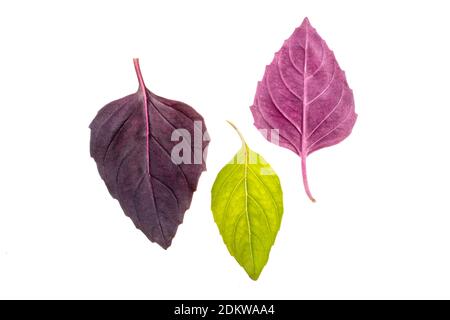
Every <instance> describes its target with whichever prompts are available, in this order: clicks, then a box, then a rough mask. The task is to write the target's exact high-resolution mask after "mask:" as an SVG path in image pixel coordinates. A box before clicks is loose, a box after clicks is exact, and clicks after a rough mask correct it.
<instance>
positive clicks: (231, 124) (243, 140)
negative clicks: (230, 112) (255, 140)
mask: <svg viewBox="0 0 450 320" xmlns="http://www.w3.org/2000/svg"><path fill="white" fill-rule="evenodd" d="M227 122H228V123H229V124H230V126H232V127H233V129H234V130H236V132H237V134H238V135H239V138H241V141H242V145H243V146H244V147H245V146H247V143H246V142H245V139H244V136H243V135H242V133H241V132H240V131H239V129H238V128H237V127H236V126H235V124H234V123H233V122H231V121H229V120H227Z"/></svg>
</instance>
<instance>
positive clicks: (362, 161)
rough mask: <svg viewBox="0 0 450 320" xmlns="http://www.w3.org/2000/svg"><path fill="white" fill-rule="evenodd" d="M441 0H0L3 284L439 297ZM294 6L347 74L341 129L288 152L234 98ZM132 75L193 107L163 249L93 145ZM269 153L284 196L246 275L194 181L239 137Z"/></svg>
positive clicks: (52, 291)
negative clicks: (187, 161) (254, 268)
mask: <svg viewBox="0 0 450 320" xmlns="http://www.w3.org/2000/svg"><path fill="white" fill-rule="evenodd" d="M449 12H450V8H449V7H448V3H447V1H375V2H368V1H356V0H355V1H318V0H314V1H299V0H295V1H279V0H277V1H261V0H258V1H256V0H255V1H230V0H228V1H206V0H205V1H193V0H191V1H149V0H146V1H122V2H118V1H73V2H68V1H2V2H0V119H1V123H0V143H1V158H0V164H1V165H0V297H1V298H158V299H166V298H181V299H185V298H192V299H195V298H234V299H240V298H250V299H252V298H255V299H256V298H265V299H272V298H297V299H299V298H308V299H315V298H344V299H347V298H363V299H365V298H450V272H449V270H450V203H449V201H450V200H449V199H450V197H449V192H450V150H449V145H450V134H449V127H448V121H449V116H450V105H449V94H448V92H449V84H450V81H449V75H450V59H449V57H450V41H449V40H448V39H449V30H450V20H449V19H448V13H449ZM305 16H308V17H309V18H310V20H311V23H312V24H313V26H314V27H316V29H317V30H318V31H319V33H320V34H321V36H322V37H323V38H324V39H325V40H326V41H327V43H328V45H329V46H330V47H331V48H332V49H333V50H334V52H335V54H336V57H337V59H338V61H339V63H340V65H341V67H342V68H343V69H344V70H345V71H346V74H347V77H348V82H349V84H350V86H351V87H352V88H353V90H354V94H355V100H356V110H357V113H358V114H359V118H358V121H357V123H356V125H355V128H354V131H353V133H352V135H351V136H350V137H349V138H348V139H346V140H345V141H344V142H342V143H341V144H339V145H337V146H334V147H331V148H327V149H323V150H321V151H318V152H317V153H314V154H313V155H311V156H310V157H309V158H308V165H309V179H310V185H311V189H312V192H313V194H314V196H315V197H316V199H317V203H315V204H313V203H311V202H310V201H309V200H308V199H307V197H306V195H305V193H304V191H303V186H302V183H301V173H300V159H299V158H298V157H297V156H296V155H295V154H293V153H292V152H290V151H288V150H286V149H282V148H279V147H277V146H275V145H272V144H270V143H268V142H267V141H266V140H264V139H263V138H262V137H261V136H260V134H259V133H258V132H257V130H256V129H255V128H254V127H253V125H252V124H253V119H252V117H251V114H250V111H249V109H248V107H249V105H250V104H251V103H252V101H253V95H254V93H255V89H256V83H257V81H258V80H259V79H260V78H261V77H262V74H263V72H264V66H265V65H266V64H267V63H269V62H270V61H271V60H272V57H273V53H274V52H275V51H277V50H278V49H279V48H280V46H281V45H282V43H283V40H285V39H286V38H287V37H289V36H290V34H291V33H292V31H293V30H294V28H295V27H297V26H298V25H300V23H301V22H302V20H303V18H304V17H305ZM133 57H140V58H141V67H142V71H143V73H144V77H145V80H146V83H147V85H148V87H149V88H150V89H151V90H152V91H154V92H155V93H158V94H159V95H162V96H165V97H168V98H172V99H177V100H181V101H184V102H187V103H189V104H190V105H192V106H194V107H195V108H196V109H197V110H198V111H199V112H200V113H201V114H203V115H204V117H205V120H206V123H207V125H208V128H209V132H210V135H211V138H212V142H211V145H210V149H209V157H208V171H207V172H206V173H204V175H203V176H202V177H201V180H200V184H199V189H198V191H197V193H196V194H195V195H194V200H193V202H192V207H191V209H190V210H189V211H188V212H187V213H186V216H185V222H184V223H183V225H181V226H180V228H179V230H178V234H177V236H176V237H175V240H174V242H173V245H172V247H171V248H169V250H168V251H164V250H162V249H161V248H160V247H159V246H157V245H156V244H153V243H150V242H149V241H148V240H147V239H146V238H145V236H144V235H143V234H142V233H141V232H140V231H138V230H137V229H135V228H134V226H133V224H132V222H131V220H129V219H128V218H127V217H125V215H124V214H123V213H122V211H121V209H120V206H119V204H118V203H117V202H116V201H115V200H113V199H112V198H111V197H110V195H109V193H108V191H107V189H106V187H105V185H104V183H103V181H102V180H101V179H100V177H99V175H98V172H97V168H96V166H95V163H94V161H93V160H92V159H91V158H90V156H89V137H90V132H89V129H88V125H89V123H90V121H91V120H92V119H93V117H94V116H95V114H96V113H97V111H98V109H100V108H101V107H102V106H103V105H104V104H106V103H107V102H109V101H111V100H114V99H117V98H120V97H122V96H125V95H127V94H129V93H133V92H135V90H137V86H138V83H137V79H136V76H135V73H134V69H133V64H132V58H133ZM226 119H229V120H233V121H234V122H235V123H236V124H237V126H238V127H239V128H240V129H241V131H242V132H243V134H244V135H245V137H246V138H247V141H248V143H249V145H250V146H251V147H252V148H253V149H254V150H256V151H258V152H260V153H261V154H263V155H264V157H265V158H266V159H267V160H268V161H269V163H271V165H272V167H273V168H274V169H275V170H276V171H277V173H278V175H279V177H280V179H281V182H282V185H283V188H284V201H285V213H284V218H283V222H282V226H281V229H280V232H279V234H278V238H277V241H276V244H275V246H274V247H273V250H272V253H271V256H270V260H269V263H268V264H267V266H266V268H265V270H264V271H263V273H262V275H261V277H260V279H259V280H258V281H257V282H254V281H252V280H250V279H249V278H248V277H247V275H246V273H245V272H244V271H243V270H242V269H241V268H240V266H239V265H238V264H237V263H236V262H235V260H234V259H233V258H232V257H231V256H230V255H229V254H228V251H227V249H226V247H225V245H224V244H223V242H222V239H221V237H220V235H219V232H218V230H217V227H216V225H215V224H214V221H213V218H212V214H211V212H210V209H209V207H210V189H211V186H212V183H213V181H214V179H215V177H216V174H217V173H218V171H219V170H220V168H221V167H222V166H223V165H224V164H225V163H226V162H227V161H228V160H229V159H230V158H231V156H232V155H233V154H234V152H235V151H236V150H237V149H238V148H239V146H240V142H239V138H238V137H237V135H236V134H235V132H234V131H233V130H232V129H231V128H230V127H229V126H228V125H227V124H226V122H225V120H226Z"/></svg>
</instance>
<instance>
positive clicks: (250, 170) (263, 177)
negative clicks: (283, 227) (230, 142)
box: [211, 143, 283, 280]
mask: <svg viewBox="0 0 450 320" xmlns="http://www.w3.org/2000/svg"><path fill="white" fill-rule="evenodd" d="M211 196H212V201H211V209H212V212H213V215H214V220H215V222H216V223H217V226H218V228H219V231H220V233H221V235H222V238H223V240H224V242H225V244H226V246H227V248H228V251H229V252H230V254H231V255H232V256H234V257H235V259H236V260H237V262H238V263H239V264H240V265H241V266H242V267H243V268H244V269H245V271H246V272H247V274H248V275H249V276H250V278H252V279H253V280H256V279H258V277H259V275H260V274H261V272H262V270H263V268H264V266H265V265H266V263H267V261H268V259H269V254H270V250H271V248H272V246H273V244H274V242H275V238H276V235H277V233H278V230H279V228H280V224H281V219H282V215H283V195H282V190H281V185H280V181H279V179H278V176H277V175H276V174H275V172H274V171H273V169H272V168H271V167H270V165H269V164H268V163H267V162H266V161H265V160H264V159H263V158H262V157H261V156H260V155H259V154H257V153H256V152H254V151H252V150H251V149H250V148H248V146H247V145H246V144H245V143H244V144H243V147H242V149H241V150H240V151H239V152H238V153H237V154H236V155H235V156H234V157H233V160H232V161H230V163H228V164H227V165H226V166H225V167H223V168H222V170H221V171H220V172H219V174H218V175H217V178H216V181H215V182H214V185H213V188H212V191H211Z"/></svg>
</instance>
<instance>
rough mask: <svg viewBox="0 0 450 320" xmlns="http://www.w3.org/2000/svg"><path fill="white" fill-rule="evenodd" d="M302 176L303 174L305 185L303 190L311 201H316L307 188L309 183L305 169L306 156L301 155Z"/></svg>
mask: <svg viewBox="0 0 450 320" xmlns="http://www.w3.org/2000/svg"><path fill="white" fill-rule="evenodd" d="M302 176H303V186H304V187H305V192H306V194H307V196H308V198H309V199H310V200H311V201H312V202H316V199H314V197H313V196H312V194H311V190H309V184H308V174H307V171H306V156H303V157H302Z"/></svg>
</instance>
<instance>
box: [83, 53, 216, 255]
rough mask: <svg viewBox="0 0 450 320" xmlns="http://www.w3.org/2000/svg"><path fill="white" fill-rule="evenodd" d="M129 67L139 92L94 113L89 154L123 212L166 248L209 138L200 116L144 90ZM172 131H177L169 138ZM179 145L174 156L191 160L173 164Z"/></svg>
mask: <svg viewBox="0 0 450 320" xmlns="http://www.w3.org/2000/svg"><path fill="white" fill-rule="evenodd" d="M134 64H135V68H136V73H137V76H138V80H139V89H138V91H137V92H136V93H134V94H132V95H129V96H126V97H124V98H122V99H119V100H116V101H113V102H111V103H109V104H107V105H106V106H105V107H103V108H102V109H101V110H100V111H99V112H98V114H97V116H96V117H95V119H94V120H93V121H92V123H91V125H90V128H91V156H92V157H93V158H94V160H95V162H96V163H97V167H98V171H99V173H100V176H101V177H102V179H103V180H104V181H105V184H106V186H107V187H108V190H109V192H110V193H111V195H112V196H113V198H115V199H117V200H118V201H119V203H120V205H121V206H122V209H123V211H124V212H125V214H126V215H127V216H128V217H130V218H131V220H132V221H133V222H134V224H135V226H136V227H137V228H139V229H140V230H142V232H143V233H144V234H145V235H146V236H147V237H148V238H149V239H150V240H151V241H152V242H156V243H158V244H159V245H160V246H161V247H163V248H165V249H166V248H168V247H169V246H170V245H171V243H172V239H173V237H174V236H175V233H176V231H177V228H178V226H179V225H180V224H181V223H182V222H183V218H184V213H185V211H186V210H187V209H188V208H189V206H190V204H191V200H192V195H193V193H194V191H195V190H196V188H197V183H198V180H199V178H200V175H201V173H202V172H203V171H205V170H206V165H205V160H206V148H207V145H208V143H209V141H208V140H209V139H208V138H207V133H206V127H205V123H204V120H203V117H202V116H201V115H200V114H198V113H197V112H196V111H195V110H194V109H193V108H192V107H190V106H188V105H187V104H185V103H182V102H178V101H173V100H169V99H165V98H162V97H159V96H157V95H155V94H154V93H152V92H151V91H150V90H148V89H147V88H146V87H145V84H144V81H143V78H142V74H141V71H140V68H139V61H138V59H135V60H134ZM176 129H181V130H179V131H177V132H178V134H175V135H174V138H173V139H172V134H173V132H174V131H175V130H176ZM203 137H205V139H203ZM172 140H175V141H172ZM182 141H184V142H189V145H188V150H187V151H188V153H187V154H186V148H184V149H183V150H182V151H180V152H179V153H176V154H180V155H181V156H183V159H185V160H186V159H189V160H190V161H189V160H187V161H184V162H182V163H180V162H179V161H172V157H171V154H172V150H178V149H179V148H178V149H177V148H175V149H174V147H175V146H177V145H178V146H180V145H181V144H180V143H181V142H182ZM185 146H186V144H185ZM203 151H205V152H204V155H205V156H204V157H203ZM189 153H190V154H189ZM194 158H195V159H194ZM177 163H180V164H177Z"/></svg>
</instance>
